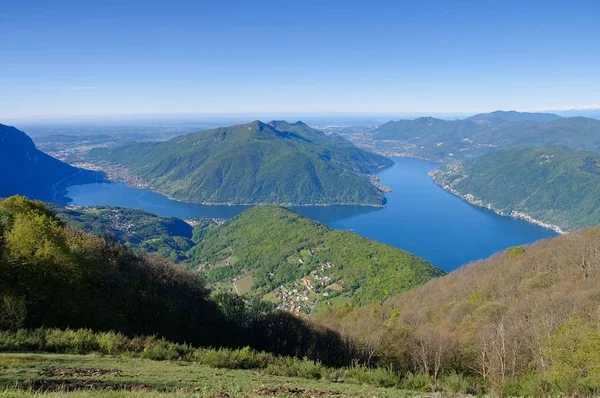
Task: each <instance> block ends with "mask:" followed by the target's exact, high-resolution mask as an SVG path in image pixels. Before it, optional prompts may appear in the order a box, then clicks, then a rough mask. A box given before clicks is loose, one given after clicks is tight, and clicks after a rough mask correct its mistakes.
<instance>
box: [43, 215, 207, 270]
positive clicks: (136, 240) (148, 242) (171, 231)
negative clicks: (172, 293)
mask: <svg viewBox="0 0 600 398" xmlns="http://www.w3.org/2000/svg"><path fill="white" fill-rule="evenodd" d="M50 209H51V210H52V211H53V212H54V213H55V214H56V216H57V217H58V218H59V219H61V220H62V221H64V222H65V223H66V224H67V225H69V226H70V227H72V228H75V229H80V230H82V231H86V232H88V233H91V234H94V235H98V236H105V235H106V234H109V235H113V236H114V238H115V239H116V240H117V241H119V242H121V243H123V244H125V245H127V246H129V247H132V248H139V249H143V250H145V251H148V252H157V253H159V254H161V255H162V256H164V257H168V258H170V259H172V260H175V261H183V260H184V259H185V254H184V253H185V252H186V251H188V250H189V249H190V248H192V246H193V245H194V242H193V235H194V232H193V230H194V228H193V227H192V226H191V225H189V224H188V223H186V222H185V221H183V220H181V219H179V218H175V217H161V216H157V215H155V214H152V213H148V212H145V211H142V210H136V209H126V208H120V207H109V206H96V207H74V206H69V207H66V208H65V207H61V206H50ZM196 227H198V231H200V229H202V228H203V227H204V228H211V227H216V224H215V223H213V222H211V221H210V220H198V225H197V226H196Z"/></svg>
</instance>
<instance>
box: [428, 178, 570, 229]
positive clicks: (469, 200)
mask: <svg viewBox="0 0 600 398" xmlns="http://www.w3.org/2000/svg"><path fill="white" fill-rule="evenodd" d="M429 176H430V177H431V180H432V181H433V182H434V183H435V184H436V185H437V186H438V187H440V188H442V189H443V190H445V191H446V192H449V193H451V194H453V195H454V196H456V197H459V198H460V199H462V200H464V201H465V202H467V203H469V204H471V205H473V206H477V207H483V208H485V209H488V210H491V211H493V212H494V213H496V214H498V215H499V216H503V217H511V218H515V219H519V220H523V221H527V222H528V223H530V224H534V225H537V226H540V227H543V228H547V229H551V230H552V231H554V232H556V233H557V234H559V235H564V234H566V232H565V231H563V230H562V228H561V227H559V226H558V225H554V224H549V223H546V222H544V221H541V220H537V219H535V218H533V217H531V216H530V215H528V214H525V213H521V212H519V211H516V210H512V211H511V212H510V213H507V212H505V211H503V210H498V209H496V208H494V207H493V206H492V204H491V203H485V202H483V201H482V200H481V199H477V198H476V197H475V196H473V195H472V194H470V193H466V194H461V193H460V192H458V191H457V190H456V189H454V188H452V187H451V186H450V185H442V184H440V183H438V182H437V181H436V180H435V179H434V178H433V171H430V172H429Z"/></svg>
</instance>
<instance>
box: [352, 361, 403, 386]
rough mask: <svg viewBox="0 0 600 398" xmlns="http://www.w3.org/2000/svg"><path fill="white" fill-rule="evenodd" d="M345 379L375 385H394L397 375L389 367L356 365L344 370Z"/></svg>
mask: <svg viewBox="0 0 600 398" xmlns="http://www.w3.org/2000/svg"><path fill="white" fill-rule="evenodd" d="M346 380H348V381H351V382H354V383H358V384H370V385H373V386H377V387H395V386H397V385H398V382H399V377H398V375H397V374H396V373H395V372H394V371H393V370H392V369H391V368H368V367H366V366H364V365H356V366H353V367H351V368H349V369H347V370H346Z"/></svg>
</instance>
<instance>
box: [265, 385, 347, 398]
mask: <svg viewBox="0 0 600 398" xmlns="http://www.w3.org/2000/svg"><path fill="white" fill-rule="evenodd" d="M255 392H256V393H257V394H259V395H272V396H280V395H285V396H295V397H310V398H350V396H349V395H346V394H342V393H341V392H339V391H320V390H311V389H305V388H297V387H283V386H280V387H263V388H260V389H258V390H256V391H255Z"/></svg>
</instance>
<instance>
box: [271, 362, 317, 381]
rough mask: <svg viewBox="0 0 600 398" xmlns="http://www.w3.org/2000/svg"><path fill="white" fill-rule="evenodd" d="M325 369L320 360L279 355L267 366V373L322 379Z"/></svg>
mask: <svg viewBox="0 0 600 398" xmlns="http://www.w3.org/2000/svg"><path fill="white" fill-rule="evenodd" d="M325 370H326V369H325V367H323V365H322V364H321V363H320V362H315V361H310V360H308V359H306V358H305V359H297V358H293V357H278V358H276V360H275V362H274V363H271V364H269V366H267V368H266V369H265V373H268V374H271V375H275V376H286V377H302V378H305V379H321V378H322V377H323V374H325Z"/></svg>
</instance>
